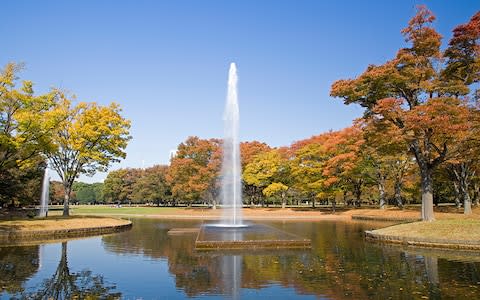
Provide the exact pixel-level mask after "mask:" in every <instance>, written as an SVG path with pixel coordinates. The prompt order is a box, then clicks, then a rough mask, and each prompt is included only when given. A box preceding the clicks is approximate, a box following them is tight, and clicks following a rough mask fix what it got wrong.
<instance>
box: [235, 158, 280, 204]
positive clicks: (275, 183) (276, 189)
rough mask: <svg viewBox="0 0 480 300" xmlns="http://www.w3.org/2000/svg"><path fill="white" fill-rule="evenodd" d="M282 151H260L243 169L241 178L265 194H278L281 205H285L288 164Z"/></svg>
mask: <svg viewBox="0 0 480 300" xmlns="http://www.w3.org/2000/svg"><path fill="white" fill-rule="evenodd" d="M282 154H283V152H282V151H281V150H279V149H272V150H270V151H268V152H264V153H260V154H258V155H256V156H255V158H254V159H253V160H252V161H251V162H250V163H249V164H248V165H246V167H245V170H243V176H242V177H243V180H244V181H245V183H246V184H248V185H252V186H255V187H256V188H258V189H259V190H261V191H262V193H263V194H264V195H266V196H273V195H280V196H281V200H282V207H285V205H286V198H285V196H286V194H285V192H286V191H287V190H288V184H289V182H288V180H289V165H288V161H287V159H286V157H285V156H284V155H282Z"/></svg>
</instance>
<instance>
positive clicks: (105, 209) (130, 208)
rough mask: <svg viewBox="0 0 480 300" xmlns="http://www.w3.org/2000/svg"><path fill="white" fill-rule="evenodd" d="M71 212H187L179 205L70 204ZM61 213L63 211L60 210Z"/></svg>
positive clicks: (115, 213)
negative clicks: (178, 206) (115, 205)
mask: <svg viewBox="0 0 480 300" xmlns="http://www.w3.org/2000/svg"><path fill="white" fill-rule="evenodd" d="M70 212H71V213H72V214H74V215H78V214H109V215H118V214H119V215H124V214H128V215H170V214H179V213H180V214H181V213H185V208H177V207H134V206H122V207H111V206H103V205H95V206H94V205H79V206H70ZM60 213H61V212H60Z"/></svg>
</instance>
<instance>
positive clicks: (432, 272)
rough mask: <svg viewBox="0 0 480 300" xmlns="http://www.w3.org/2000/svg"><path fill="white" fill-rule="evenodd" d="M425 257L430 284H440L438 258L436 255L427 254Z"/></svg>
mask: <svg viewBox="0 0 480 300" xmlns="http://www.w3.org/2000/svg"><path fill="white" fill-rule="evenodd" d="M424 259H425V271H426V273H427V278H428V281H429V282H430V284H433V285H438V284H439V282H440V280H439V277H438V258H437V257H434V256H426V257H424Z"/></svg>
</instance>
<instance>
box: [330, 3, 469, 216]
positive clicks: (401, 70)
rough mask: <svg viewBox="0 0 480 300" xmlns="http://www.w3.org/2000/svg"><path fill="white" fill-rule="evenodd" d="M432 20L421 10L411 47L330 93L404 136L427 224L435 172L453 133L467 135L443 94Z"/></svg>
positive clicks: (454, 105) (458, 111)
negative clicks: (418, 181) (416, 172)
mask: <svg viewBox="0 0 480 300" xmlns="http://www.w3.org/2000/svg"><path fill="white" fill-rule="evenodd" d="M434 20H435V17H434V16H433V14H432V13H431V12H430V11H429V10H428V9H427V8H426V7H424V6H420V7H419V8H418V11H417V14H416V15H415V16H414V17H413V18H412V19H411V20H410V22H409V24H408V26H407V27H406V28H405V29H403V30H402V33H403V35H404V36H405V39H406V41H407V42H409V43H411V47H410V48H403V49H400V50H399V51H398V53H397V55H396V57H395V58H394V59H393V60H390V61H388V62H386V63H385V64H383V65H380V66H375V65H371V66H369V67H368V68H367V70H366V71H365V72H364V73H363V74H361V75H360V76H359V77H358V78H355V79H348V80H339V81H336V82H335V83H334V84H333V85H332V89H331V95H332V96H334V97H340V98H342V99H343V100H344V102H345V104H350V103H358V104H360V105H362V106H363V107H365V108H366V117H368V116H370V115H372V114H373V115H376V116H377V117H379V118H384V119H386V120H387V121H388V122H391V123H392V124H393V125H395V126H397V127H398V128H399V129H400V130H401V131H402V136H403V138H404V139H405V142H406V143H407V144H408V147H409V150H410V152H411V153H412V154H413V155H414V156H415V159H416V162H417V165H418V167H419V170H420V175H421V186H422V219H423V220H425V221H431V220H434V214H433V185H432V173H433V171H434V170H435V168H436V167H437V166H438V165H440V164H441V163H443V162H444V161H445V160H447V159H448V157H447V155H448V154H449V148H450V146H451V144H452V142H453V140H454V139H453V138H454V136H455V134H457V133H458V131H459V130H465V128H464V125H465V124H464V121H465V107H464V105H462V103H461V102H460V101H458V100H456V99H452V97H451V96H450V95H449V94H445V89H444V86H445V85H446V84H445V83H446V80H445V79H444V78H445V76H443V77H442V69H445V68H443V66H442V65H441V60H440V58H441V56H442V53H441V51H440V45H441V36H440V34H438V33H437V32H436V31H435V30H434V29H433V28H432V27H431V24H432V22H433V21H434ZM459 35H462V34H461V33H459ZM475 43H476V41H475ZM454 44H455V45H460V44H461V43H454ZM460 47H462V46H460ZM476 47H477V46H474V49H477V48H476ZM466 52H468V51H466ZM446 55H448V53H447V54H446ZM472 57H476V59H474V60H473V63H471V62H468V63H467V64H468V65H469V66H471V65H472V66H473V65H476V63H478V51H474V53H473V54H472ZM454 69H455V68H454ZM447 73H448V72H447ZM453 73H455V72H453ZM472 83H473V81H472ZM468 84H469V81H464V89H463V92H462V93H461V94H464V95H465V94H466V93H468ZM457 90H458V89H457ZM457 94H459V95H460V93H457ZM454 98H457V96H455V97H454Z"/></svg>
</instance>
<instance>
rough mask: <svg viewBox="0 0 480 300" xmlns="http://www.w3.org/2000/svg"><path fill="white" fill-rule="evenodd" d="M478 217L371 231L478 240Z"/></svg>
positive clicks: (418, 223)
mask: <svg viewBox="0 0 480 300" xmlns="http://www.w3.org/2000/svg"><path fill="white" fill-rule="evenodd" d="M479 228H480V219H478V218H466V217H465V218H455V219H440V220H436V221H433V222H414V223H408V224H400V225H394V226H390V227H386V228H382V229H377V230H374V231H373V233H376V234H382V235H391V236H398V237H407V238H425V239H435V240H437V239H438V240H451V241H454V240H455V241H478V242H479V243H480V230H478V229H479Z"/></svg>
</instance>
